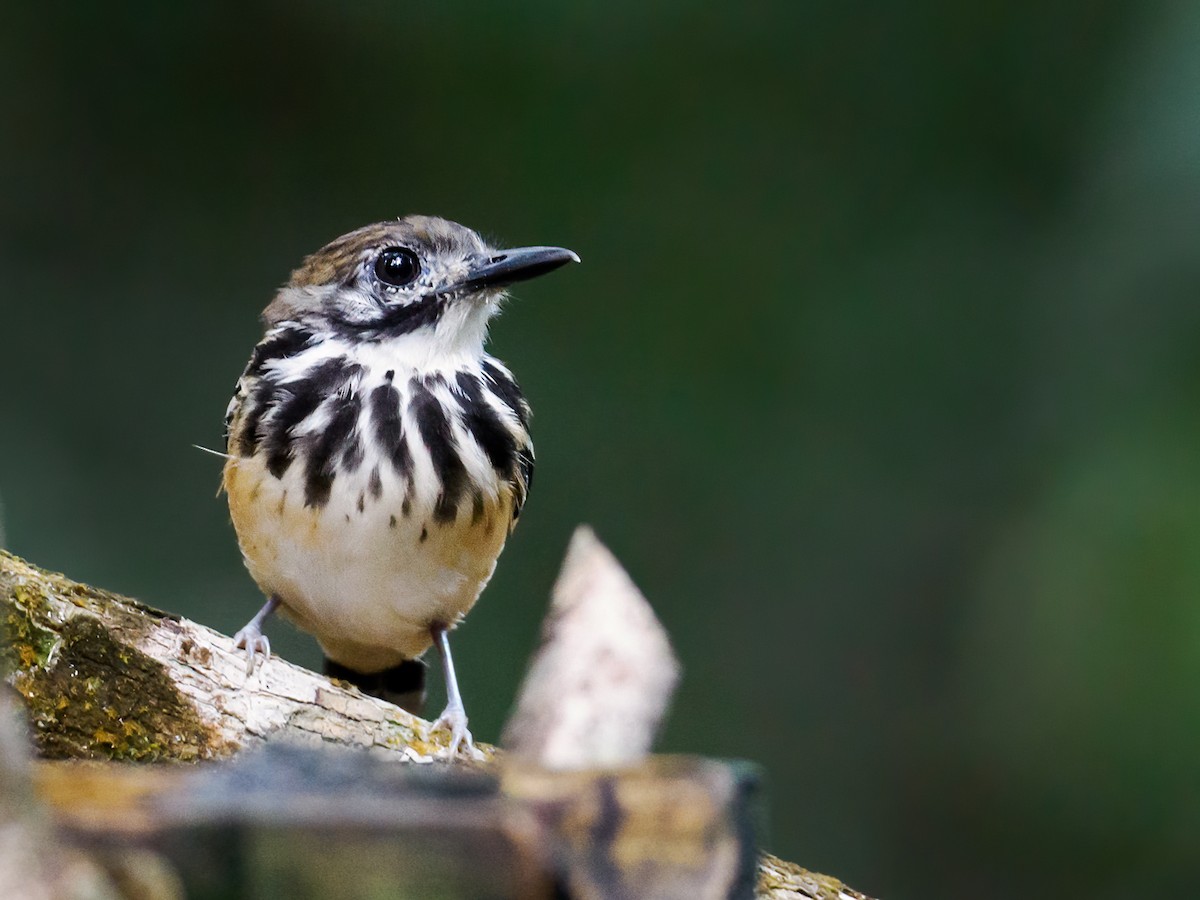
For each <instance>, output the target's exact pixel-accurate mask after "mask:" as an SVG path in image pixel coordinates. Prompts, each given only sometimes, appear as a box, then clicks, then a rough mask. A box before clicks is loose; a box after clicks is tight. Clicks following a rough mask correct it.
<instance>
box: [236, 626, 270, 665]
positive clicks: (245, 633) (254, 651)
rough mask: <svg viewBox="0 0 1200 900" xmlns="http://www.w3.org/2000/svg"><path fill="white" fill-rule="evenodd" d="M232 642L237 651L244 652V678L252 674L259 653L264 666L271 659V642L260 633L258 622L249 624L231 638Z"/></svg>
mask: <svg viewBox="0 0 1200 900" xmlns="http://www.w3.org/2000/svg"><path fill="white" fill-rule="evenodd" d="M233 640H234V643H235V644H236V645H237V648H238V649H239V650H243V649H244V650H245V651H246V677H249V676H251V675H253V674H254V668H255V666H257V665H258V656H259V654H260V653H261V654H262V659H263V663H264V664H266V662H267V660H268V659H270V658H271V642H270V641H269V640H268V639H267V636H266V635H265V634H263V633H262V628H261V627H260V626H259V624H258V622H255V621H252V622H250V623H249V624H248V625H246V627H245V628H243V629H242V630H241V631H239V632H238V633H237V634H235V635H234V636H233Z"/></svg>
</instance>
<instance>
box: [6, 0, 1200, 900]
mask: <svg viewBox="0 0 1200 900" xmlns="http://www.w3.org/2000/svg"><path fill="white" fill-rule="evenodd" d="M4 18H5V25H4V27H3V29H0V85H2V88H0V103H2V108H0V276H2V278H0V347H3V352H2V353H0V498H2V500H3V508H4V511H3V519H4V526H5V533H6V538H5V540H6V542H7V545H8V546H9V547H10V548H11V549H13V550H14V551H16V552H18V553H20V554H23V555H25V556H27V557H29V558H30V559H31V560H33V561H35V562H37V563H40V564H42V565H45V566H49V567H53V568H56V569H61V570H65V571H66V572H68V573H70V574H71V575H72V576H74V577H76V578H80V579H86V580H89V581H92V582H95V583H98V584H101V585H104V586H106V587H109V588H113V589H116V590H120V591H123V592H126V593H130V594H133V595H136V596H138V597H140V598H142V599H143V600H145V601H147V602H150V603H152V604H156V605H158V606H161V607H165V608H167V609H170V610H174V611H177V612H180V613H183V614H185V615H187V616H190V617H193V618H196V619H198V620H200V621H202V622H205V623H207V624H209V625H212V626H215V627H217V628H220V629H223V630H225V631H226V632H230V633H231V632H232V631H233V630H235V629H236V628H237V627H239V626H240V625H241V624H242V623H243V622H244V621H245V620H246V619H247V618H248V616H249V615H250V614H251V613H252V612H253V611H254V610H255V609H256V608H257V606H258V604H259V602H260V598H259V596H258V594H257V592H256V590H255V588H254V586H253V584H252V583H251V582H250V580H249V578H248V577H247V576H246V575H245V574H244V572H243V570H242V568H241V563H240V560H239V557H238V553H237V550H236V548H235V544H234V540H233V535H232V531H231V528H230V526H229V524H228V521H227V517H226V512H225V509H224V506H223V503H222V502H221V501H220V500H218V499H217V498H215V497H214V491H215V488H216V485H217V480H218V471H219V466H220V461H219V460H218V459H216V458H215V457H212V456H208V455H205V454H203V453H201V452H199V451H197V450H195V449H193V448H192V444H201V445H204V446H208V447H219V446H220V443H221V440H222V436H221V419H222V415H223V413H224V409H225V404H226V401H227V399H228V397H229V394H230V392H231V389H232V386H233V383H234V380H235V379H236V377H237V376H238V374H239V372H240V371H241V368H242V366H243V364H244V362H245V360H246V358H247V356H248V354H249V352H250V349H251V347H252V345H253V344H254V342H255V340H256V338H257V336H258V325H257V321H256V317H257V314H258V312H259V310H260V308H261V307H262V306H263V305H264V304H265V303H266V302H267V301H268V300H269V298H270V297H271V294H272V292H273V290H274V288H275V287H276V285H278V284H279V283H280V282H281V281H282V280H283V279H284V278H285V277H286V276H287V274H288V272H289V271H290V269H291V267H292V266H293V265H295V264H296V263H297V262H298V261H299V259H300V257H301V256H302V255H303V254H305V253H307V252H310V251H311V250H313V249H315V248H316V247H318V246H320V245H321V244H322V243H324V242H325V241H326V240H328V239H330V238H332V237H334V236H336V235H338V234H340V233H341V232H343V231H346V230H349V229H351V228H353V227H356V226H358V225H360V224H363V223H366V222H369V221H373V220H377V219H380V218H385V217H390V216H395V215H399V214H403V213H406V212H429V213H437V214H441V215H445V216H448V217H450V218H454V219H457V220H459V221H462V222H464V223H467V224H469V225H472V226H474V227H476V228H479V229H480V230H482V231H484V232H485V233H486V234H488V235H491V236H494V237H495V238H497V239H499V240H502V241H504V242H507V243H509V244H539V243H548V244H549V243H552V244H561V245H564V246H568V247H572V248H574V249H576V250H578V251H579V252H580V254H581V255H582V256H583V259H584V262H585V264H584V265H583V266H579V267H574V268H572V269H569V270H566V271H563V272H560V273H556V274H555V275H554V276H552V277H550V278H547V279H545V280H543V281H538V282H535V283H530V284H528V285H522V286H521V289H520V290H519V291H518V298H517V300H516V301H515V302H514V303H513V304H512V305H511V307H510V309H509V311H508V312H507V314H506V315H505V316H504V317H503V318H502V319H501V320H499V321H498V322H497V324H496V327H495V329H494V332H493V342H492V346H493V350H494V352H496V353H497V355H499V356H500V357H501V358H502V359H504V360H506V361H507V362H508V363H509V364H510V365H511V366H512V368H513V369H514V370H515V371H516V373H517V374H518V376H519V377H520V379H521V381H522V383H523V385H524V387H525V389H526V391H527V393H528V395H529V397H530V398H531V400H532V403H533V406H534V410H535V426H536V432H535V436H536V440H537V447H538V456H539V463H538V473H537V480H536V485H535V488H534V491H533V494H532V498H531V500H530V503H529V506H528V508H527V511H526V515H525V517H524V518H523V520H522V525H521V528H520V529H519V530H518V531H517V533H516V536H515V538H514V540H513V541H512V542H511V544H510V546H509V549H508V550H507V551H506V553H505V555H504V557H503V558H502V560H501V565H500V567H499V570H498V573H497V575H496V577H495V579H494V581H493V584H492V586H491V587H490V588H489V590H488V592H487V594H486V596H485V598H484V601H483V602H482V603H481V604H480V606H479V607H478V608H477V609H476V610H475V612H474V613H473V614H472V615H471V617H470V618H469V620H468V621H467V624H466V625H465V626H464V627H463V628H462V629H460V631H459V632H458V633H457V635H456V646H457V653H458V656H459V667H460V670H461V673H462V681H463V687H464V692H465V695H466V698H467V702H468V707H469V710H470V712H471V716H472V724H473V726H474V728H475V731H476V734H477V735H478V736H479V737H481V738H483V739H495V738H496V737H497V736H498V732H499V728H500V725H501V723H502V721H503V719H504V717H505V715H506V712H507V709H508V705H509V703H510V702H511V699H512V697H513V695H514V692H515V689H516V687H517V684H518V683H519V680H520V677H521V675H522V673H523V670H524V666H525V663H526V659H527V656H528V653H529V651H530V649H531V648H532V646H533V645H534V643H535V640H536V634H537V627H538V623H539V620H540V618H541V615H542V613H543V611H544V608H545V604H546V599H547V595H548V591H549V588H550V585H551V583H552V581H553V578H554V575H555V573H556V569H557V566H558V563H559V561H560V559H561V555H562V552H563V550H564V548H565V545H566V541H567V539H568V537H569V534H570V532H571V530H572V529H573V527H574V526H575V525H576V523H578V522H581V521H586V522H590V523H592V524H593V525H594V526H595V527H596V528H597V530H598V531H599V533H600V535H601V536H602V537H603V538H604V539H605V540H606V541H607V542H608V543H609V544H610V546H611V547H612V549H613V550H614V551H615V552H616V553H617V555H618V556H619V557H620V559H621V560H622V561H623V562H624V563H625V565H626V566H627V567H628V569H629V571H630V572H631V573H632V574H633V576H634V578H635V579H636V580H637V582H638V583H639V584H640V585H641V586H642V588H643V589H644V591H645V593H646V594H647V595H648V596H649V598H650V599H651V600H652V602H653V603H654V605H655V606H656V608H657V610H658V611H659V613H660V615H661V617H662V618H663V620H664V621H665V622H666V624H667V625H668V627H669V628H670V631H671V633H672V635H673V637H674V640H675V643H676V646H677V649H678V653H679V655H680V656H681V658H682V660H683V662H684V665H685V667H686V675H685V680H684V682H683V685H682V688H681V691H680V693H679V697H678V701H677V704H676V706H675V709H674V713H673V718H672V720H671V722H670V725H669V727H668V729H667V731H666V733H665V735H664V739H663V742H662V743H663V747H664V748H665V749H667V750H672V751H698V752H701V753H707V754H716V755H723V756H730V757H742V758H749V759H754V760H757V761H758V762H760V763H761V764H762V765H763V766H764V768H765V771H766V773H767V777H768V779H769V796H770V801H771V814H770V819H771V833H770V841H769V842H770V846H771V847H772V849H774V850H775V851H776V852H778V853H780V854H781V855H783V856H784V857H787V858H789V859H794V860H796V861H798V862H800V863H802V864H803V865H805V866H808V867H811V868H815V869H818V870H822V871H826V872H829V873H832V874H835V875H837V876H839V877H841V878H843V879H845V880H846V881H847V882H849V883H850V884H852V885H855V886H857V887H859V888H861V889H863V890H865V891H868V892H870V893H872V894H877V895H884V896H886V897H888V898H917V897H921V898H961V897H974V898H985V900H986V898H1007V897H1012V896H1022V897H1024V898H1027V900H1034V898H1040V897H1046V898H1049V897H1062V896H1088V897H1091V898H1096V900H1102V898H1116V897H1121V898H1126V897H1148V896H1154V895H1164V894H1165V893H1166V892H1168V891H1171V892H1173V894H1172V895H1174V896H1196V895H1197V893H1198V892H1200V851H1198V850H1197V848H1198V847H1200V452H1198V450H1200V416H1198V414H1197V413H1198V410H1197V402H1196V399H1197V388H1198V387H1200V356H1198V354H1197V346H1198V341H1200V302H1198V301H1200V254H1198V252H1197V250H1198V244H1200V53H1197V52H1196V47H1197V46H1198V45H1200V7H1197V6H1196V4H1192V3H1186V2H1177V3H1166V2H1145V0H1142V2H1111V0H1068V2H1063V3H1057V4H1045V3H1035V2H1031V0H1017V2H1006V3H995V2H983V3H962V2H958V0H914V2H910V3H891V4H867V3H855V2H819V3H811V2H810V3H799V2H788V0H779V2H751V3H746V4H740V5H735V4H699V3H688V2H669V0H663V2H657V3H644V2H630V0H608V2H605V3H584V2H581V3H574V4H560V3H550V2H527V3H523V4H519V5H516V4H512V5H509V4H493V3H487V2H483V0H477V2H465V3H437V4H435V3H375V4H367V3H363V4H357V5H348V6H345V8H341V5H337V4H329V3H320V2H314V0H289V2H282V0H279V2H274V3H269V2H256V3H243V4H221V3H214V4H186V3H181V4H165V3H152V2H146V0H143V2H129V3H124V4H86V3H79V4H57V5H54V4H41V5H37V6H35V5H20V6H18V5H11V6H9V7H8V8H6V11H5V17H4ZM272 638H273V640H274V642H275V647H276V649H277V650H279V651H281V652H282V653H283V654H284V655H286V656H288V657H289V658H291V659H294V660H297V661H300V662H302V663H307V664H310V665H313V664H316V662H317V659H318V655H317V651H316V650H315V647H314V645H313V644H312V643H311V642H310V641H309V639H307V638H306V637H304V636H302V635H299V634H297V633H295V632H291V631H290V630H289V628H288V627H287V626H284V625H276V626H275V628H274V629H273V632H272ZM435 702H436V701H435Z"/></svg>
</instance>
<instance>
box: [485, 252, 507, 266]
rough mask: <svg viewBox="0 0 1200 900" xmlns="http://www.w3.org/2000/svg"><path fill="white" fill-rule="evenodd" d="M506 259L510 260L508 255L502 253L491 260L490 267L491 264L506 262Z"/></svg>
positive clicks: (489, 261)
mask: <svg viewBox="0 0 1200 900" xmlns="http://www.w3.org/2000/svg"><path fill="white" fill-rule="evenodd" d="M506 259H508V254H507V253H501V254H500V255H499V256H493V257H492V258H491V259H489V260H488V263H489V265H490V264H491V263H498V262H504V260H506Z"/></svg>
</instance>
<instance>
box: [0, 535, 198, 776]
mask: <svg viewBox="0 0 1200 900" xmlns="http://www.w3.org/2000/svg"><path fill="white" fill-rule="evenodd" d="M51 597H53V598H56V599H59V600H60V601H61V600H65V601H67V602H68V603H70V604H71V605H72V606H75V607H79V609H78V610H76V611H74V613H75V614H74V615H71V616H70V617H68V618H66V621H62V618H63V617H62V616H61V615H56V611H55V608H54V607H52V604H51V600H50V598H51ZM98 601H110V602H111V604H112V605H111V606H110V607H109V614H110V616H111V617H112V619H115V620H120V626H121V627H117V622H116V621H113V620H110V619H108V618H106V619H105V620H104V621H102V620H101V618H99V616H97V615H93V614H92V610H96V611H97V612H99V611H100V610H101V609H103V608H105V603H103V602H98ZM126 603H128V601H125V599H124V598H119V597H116V596H115V595H106V594H103V595H102V594H101V592H98V591H97V592H94V591H91V590H90V589H88V588H86V587H84V586H82V585H78V584H75V583H74V582H71V581H68V580H67V579H65V578H63V577H62V576H57V575H52V574H50V573H44V572H41V571H40V570H38V569H35V568H33V567H31V566H28V565H26V564H25V563H23V562H22V561H21V560H19V559H17V558H16V557H12V556H10V555H8V554H3V555H2V558H0V624H2V626H3V635H2V637H3V640H2V641H0V666H2V667H3V671H4V673H5V678H6V680H7V681H9V682H10V683H11V684H12V685H13V687H15V688H16V689H17V691H18V692H19V693H20V694H21V696H22V697H23V698H24V699H25V704H26V707H27V710H28V712H29V719H30V725H31V729H32V732H33V735H34V739H35V741H36V743H37V747H38V750H39V752H40V753H41V755H43V756H46V757H51V758H65V757H85V758H95V759H120V760H165V759H171V760H195V759H200V758H204V757H208V756H212V755H214V753H215V752H216V751H217V749H218V748H216V747H214V746H213V736H212V734H211V732H210V729H209V728H208V726H206V725H205V724H204V723H203V722H202V721H201V720H200V718H199V717H198V716H197V714H196V711H195V709H194V707H193V706H192V704H191V702H190V701H189V700H188V699H187V698H186V697H184V696H183V695H181V694H180V693H179V691H178V690H177V689H176V688H175V685H174V683H173V682H172V681H171V679H170V678H169V677H168V675H167V672H166V669H165V668H164V667H163V666H162V665H161V664H160V663H158V662H156V661H155V660H154V659H152V658H150V657H149V656H146V655H145V654H143V653H141V652H140V651H138V650H137V649H135V647H134V646H133V644H134V643H136V638H137V634H136V631H134V632H132V633H131V631H130V629H131V627H133V624H134V623H135V622H136V620H133V619H132V618H130V621H126V620H125V617H126V613H127V612H128V611H127V610H125V609H123V608H122V606H121V604H126ZM58 608H59V609H61V605H59V607H58ZM115 634H120V635H121V640H117V639H115V638H114V635H115Z"/></svg>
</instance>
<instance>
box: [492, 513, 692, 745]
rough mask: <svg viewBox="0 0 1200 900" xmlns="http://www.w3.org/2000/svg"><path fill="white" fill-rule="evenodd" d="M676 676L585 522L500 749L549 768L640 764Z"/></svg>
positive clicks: (658, 630) (650, 618)
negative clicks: (502, 747)
mask: <svg viewBox="0 0 1200 900" xmlns="http://www.w3.org/2000/svg"><path fill="white" fill-rule="evenodd" d="M678 680H679V663H678V662H677V661H676V659H675V654H674V653H673V652H672V650H671V644H670V642H669V641H668V639H667V633H666V631H665V630H664V629H663V627H662V624H661V623H660V622H659V621H658V619H657V618H656V617H655V615H654V611H653V610H652V609H651V608H650V604H649V603H648V602H647V601H646V598H645V597H643V596H642V594H641V592H640V591H639V590H638V589H637V587H636V586H635V585H634V583H633V581H632V580H630V578H629V576H628V575H627V574H626V573H625V570H624V569H622V568H621V564H620V563H618V562H617V560H616V558H615V557H614V556H613V555H612V554H611V553H610V552H609V551H608V549H607V548H606V547H605V546H604V545H603V544H601V543H600V541H599V539H598V538H597V537H596V535H595V533H594V532H593V531H592V530H591V529H590V528H588V527H587V526H580V527H579V528H578V529H577V530H576V531H575V535H574V537H573V538H572V539H571V545H570V547H568V549H567V556H566V559H565V560H564V562H563V568H562V573H561V574H560V575H559V577H558V581H557V583H556V584H555V585H554V593H553V597H552V599H551V603H550V611H549V613H548V614H547V616H546V621H545V623H544V624H543V626H542V644H541V646H540V647H539V648H538V650H537V652H536V653H535V654H534V658H533V662H532V664H531V666H530V669H529V673H528V675H526V677H525V681H524V683H523V684H522V686H521V692H520V694H519V696H518V698H517V705H516V710H515V711H514V713H513V715H512V717H511V718H510V719H509V722H508V725H507V726H506V727H505V730H504V738H503V742H502V743H503V745H504V746H505V747H506V748H508V749H509V750H511V751H512V752H513V753H516V754H519V755H520V756H522V757H523V758H525V759H527V760H529V761H531V762H535V763H537V764H539V765H542V766H545V767H547V768H551V769H586V768H609V767H617V766H627V765H632V764H635V763H637V762H639V761H640V760H642V759H643V758H644V757H645V756H646V754H648V753H649V752H650V747H651V744H652V743H653V741H654V736H655V735H656V734H657V732H658V729H659V726H660V725H661V724H662V720H663V716H664V715H665V713H666V710H667V705H668V703H669V702H670V699H671V695H672V694H673V693H674V690H675V685H676V683H677V682H678Z"/></svg>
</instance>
